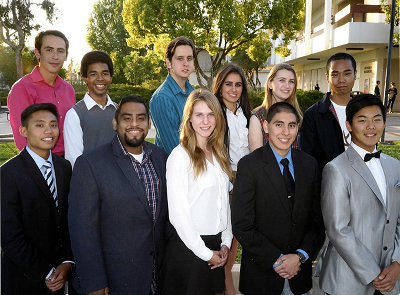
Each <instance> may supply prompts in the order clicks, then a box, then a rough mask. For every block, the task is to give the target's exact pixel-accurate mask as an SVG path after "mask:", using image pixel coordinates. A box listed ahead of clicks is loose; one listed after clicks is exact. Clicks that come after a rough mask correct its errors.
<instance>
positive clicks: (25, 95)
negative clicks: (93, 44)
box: [7, 66, 75, 156]
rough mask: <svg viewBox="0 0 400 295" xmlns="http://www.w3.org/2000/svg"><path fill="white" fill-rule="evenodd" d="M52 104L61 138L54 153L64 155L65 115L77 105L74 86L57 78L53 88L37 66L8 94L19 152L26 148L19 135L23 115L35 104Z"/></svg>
mask: <svg viewBox="0 0 400 295" xmlns="http://www.w3.org/2000/svg"><path fill="white" fill-rule="evenodd" d="M44 102H50V103H53V104H54V105H56V107H57V110H58V114H59V118H58V127H59V128H60V136H59V137H58V141H57V143H56V145H55V147H54V148H53V149H52V152H53V153H55V154H57V155H59V156H62V155H64V136H63V127H64V120H65V114H66V113H67V111H68V110H69V109H70V108H71V107H72V106H73V105H74V104H75V92H74V88H72V86H71V85H70V84H69V83H68V82H66V81H64V80H63V79H61V77H60V76H57V79H56V84H55V85H54V87H53V86H51V85H49V84H47V83H46V81H45V80H44V79H43V77H42V75H41V74H40V73H39V69H38V66H36V67H35V68H34V69H33V71H32V73H30V74H28V75H26V76H24V77H22V78H21V79H20V80H18V81H17V82H16V83H15V84H14V85H13V86H12V88H11V90H10V93H9V94H8V99H7V106H8V108H9V109H10V123H11V128H12V131H13V135H14V140H15V145H16V146H17V148H18V149H19V150H22V149H23V148H24V147H25V146H26V139H25V137H23V136H22V135H21V134H20V133H19V127H20V126H21V113H22V111H23V110H25V109H26V108H27V107H28V106H29V105H31V104H34V103H44Z"/></svg>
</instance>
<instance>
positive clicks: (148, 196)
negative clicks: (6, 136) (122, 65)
mask: <svg viewBox="0 0 400 295" xmlns="http://www.w3.org/2000/svg"><path fill="white" fill-rule="evenodd" d="M68 45H69V44H68V40H67V38H65V36H64V35H63V34H62V33H61V32H59V31H45V32H41V33H39V34H38V36H37V37H36V40H35V54H36V56H37V58H38V60H39V66H37V67H36V68H35V69H34V70H33V71H32V73H31V74H28V75H26V76H25V77H23V78H22V79H21V80H19V81H17V82H16V84H14V86H13V87H12V89H11V91H10V94H9V97H8V106H9V109H10V121H11V126H12V129H13V133H14V138H15V142H16V145H17V147H18V148H19V149H20V150H21V153H20V154H19V155H18V156H16V157H14V158H13V159H11V160H9V161H8V162H7V163H5V164H4V165H3V166H1V191H2V196H1V227H2V236H1V248H2V274H1V275H2V287H1V291H2V293H3V294H5V295H6V294H50V293H53V294H63V292H64V287H65V282H66V281H68V282H69V288H68V292H69V294H76V293H78V294H124V295H125V294H141V295H142V294H144V295H147V294H199V295H206V294H210V295H214V294H227V295H231V294H236V293H235V289H234V287H233V282H232V274H231V269H232V265H233V263H234V261H235V258H236V252H237V248H238V242H239V243H240V244H241V246H242V249H243V253H242V260H241V269H240V284H239V290H240V291H241V292H242V293H243V294H245V295H246V294H273V295H274V294H276V295H281V294H283V295H291V294H310V293H309V292H310V289H311V288H312V263H313V261H314V260H315V258H316V257H317V254H318V252H319V251H320V250H321V248H322V246H323V244H324V241H325V237H326V236H327V237H328V238H329V243H328V245H327V247H326V249H325V250H324V251H323V254H322V256H321V263H322V266H321V274H320V287H321V289H322V290H323V291H324V292H326V294H332V295H333V294H370V295H372V294H381V292H385V293H384V294H398V293H399V286H398V283H397V278H398V275H399V273H400V264H399V262H400V245H399V240H400V239H399V236H400V223H399V222H398V220H400V198H398V197H399V196H400V162H399V161H398V160H396V159H393V158H391V157H389V156H387V155H385V154H382V153H380V151H377V150H376V145H377V143H378V141H379V139H380V137H381V135H382V132H383V129H384V126H385V122H386V112H385V108H384V106H383V104H382V101H381V100H380V99H379V98H378V97H376V96H374V95H370V94H362V95H360V96H357V97H354V98H353V97H351V95H350V93H351V89H352V87H353V84H354V81H355V79H356V62H355V60H354V58H353V57H352V56H351V55H349V54H346V53H337V54H335V55H333V56H332V57H331V58H330V59H329V60H328V61H327V66H326V76H327V81H328V83H329V85H330V88H331V92H327V93H326V94H325V96H324V97H323V99H322V100H321V101H319V102H317V103H316V104H314V105H313V106H311V107H310V108H309V109H308V110H307V111H306V112H305V113H304V115H303V114H302V112H301V110H300V107H299V104H298V102H297V98H296V89H297V77H296V72H295V70H294V69H293V68H292V67H291V66H290V65H287V64H278V65H276V66H274V67H273V68H272V69H271V71H270V74H269V76H268V79H267V83H266V86H265V99H264V101H263V103H262V105H261V106H259V107H257V108H255V109H254V110H253V111H252V110H251V106H250V101H249V97H248V90H247V83H246V79H245V75H244V73H243V71H242V69H241V68H240V67H238V66H236V65H234V64H227V65H225V66H223V67H222V68H221V69H220V70H219V72H218V74H217V76H216V78H215V81H214V84H213V87H212V91H211V92H210V91H206V90H202V89H197V90H194V88H193V86H192V85H191V84H190V83H189V82H188V77H189V75H190V73H191V72H192V71H193V70H194V59H195V58H196V49H195V45H194V43H193V41H192V40H190V39H188V38H186V37H178V38H176V39H174V40H172V41H171V42H170V43H169V44H168V46H167V48H166V53H165V58H166V65H167V68H168V72H169V73H168V76H167V78H166V80H165V81H164V83H163V84H162V85H161V86H160V87H159V88H158V89H157V90H156V91H155V93H154V94H153V96H152V99H151V101H150V105H149V107H148V106H147V105H146V103H145V102H144V101H143V99H142V98H141V97H139V96H137V95H129V96H126V97H124V98H122V99H121V101H120V102H119V103H118V105H117V104H115V103H114V102H113V101H112V100H111V99H110V97H109V96H108V95H107V89H108V87H109V86H110V83H111V80H112V75H113V65H112V61H111V59H110V57H109V56H108V55H107V54H105V53H104V52H100V51H93V52H89V53H87V54H86V55H85V56H84V57H83V59H82V62H81V74H82V77H83V80H84V81H85V83H86V84H87V88H88V93H87V94H86V95H85V97H84V99H83V100H82V101H80V102H78V103H76V104H74V102H75V96H74V92H73V89H72V87H71V86H70V85H69V84H68V83H67V82H65V81H63V80H62V79H61V78H60V77H59V76H58V71H59V70H60V69H61V67H62V65H63V62H64V61H65V60H66V58H67V54H68ZM151 124H154V126H155V129H156V138H155V144H151V143H149V142H147V141H145V138H146V136H147V133H148V130H149V128H150V127H151ZM300 129H301V131H300ZM63 157H65V159H63ZM72 167H73V170H72Z"/></svg>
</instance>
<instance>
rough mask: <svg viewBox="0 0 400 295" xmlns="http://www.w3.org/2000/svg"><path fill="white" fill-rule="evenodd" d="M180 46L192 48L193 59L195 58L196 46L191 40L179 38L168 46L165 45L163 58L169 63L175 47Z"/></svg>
mask: <svg viewBox="0 0 400 295" xmlns="http://www.w3.org/2000/svg"><path fill="white" fill-rule="evenodd" d="M181 45H188V46H190V47H191V48H192V50H193V58H196V46H194V43H193V41H192V40H190V39H189V38H188V37H185V36H181V37H178V38H175V39H174V40H172V41H171V42H169V44H168V45H167V48H166V49H165V58H166V59H167V58H168V60H170V61H171V59H172V57H173V56H174V54H175V50H176V47H178V46H181Z"/></svg>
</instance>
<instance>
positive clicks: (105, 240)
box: [68, 95, 168, 295]
mask: <svg viewBox="0 0 400 295" xmlns="http://www.w3.org/2000/svg"><path fill="white" fill-rule="evenodd" d="M113 126H114V129H115V130H116V135H115V137H114V139H113V140H112V141H111V142H109V143H106V144H104V145H101V146H98V147H97V148H94V149H92V150H90V151H89V152H87V153H85V154H83V155H82V156H80V157H79V158H78V159H77V161H76V163H75V166H74V173H73V175H72V180H71V191H70V194H69V201H70V210H69V213H70V214H69V216H68V221H69V229H70V234H71V244H72V249H73V252H74V256H75V260H76V276H75V278H76V285H75V286H76V288H77V291H78V292H79V293H82V294H101V295H104V294H107V293H108V292H110V294H114V295H126V294H130V295H148V294H154V293H155V290H156V288H157V275H158V271H159V268H160V266H161V262H162V258H163V254H164V246H165V228H166V222H167V217H168V215H167V214H168V210H167V206H168V205H167V190H166V181H165V165H166V161H167V154H166V153H165V152H164V151H163V150H162V149H161V148H159V147H157V146H155V145H154V144H151V143H149V142H147V141H145V140H144V139H145V137H146V135H147V132H148V130H149V128H150V117H149V110H148V107H147V105H146V104H145V103H144V101H143V99H142V98H141V97H139V96H136V95H129V96H126V97H124V98H123V99H122V100H121V101H120V102H119V104H118V106H117V109H116V112H115V118H114V120H113ZM74 282H75V281H74Z"/></svg>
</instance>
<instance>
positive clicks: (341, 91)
mask: <svg viewBox="0 0 400 295" xmlns="http://www.w3.org/2000/svg"><path fill="white" fill-rule="evenodd" d="M356 73H357V72H355V71H354V68H353V65H352V63H351V60H349V59H338V60H334V61H332V62H331V64H330V67H329V73H328V74H326V79H327V81H328V83H329V86H330V88H331V91H332V94H333V95H346V96H347V95H348V96H349V97H350V93H351V90H352V89H353V86H354V81H355V80H356Z"/></svg>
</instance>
